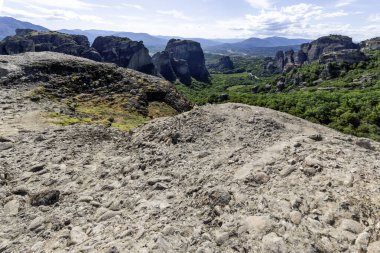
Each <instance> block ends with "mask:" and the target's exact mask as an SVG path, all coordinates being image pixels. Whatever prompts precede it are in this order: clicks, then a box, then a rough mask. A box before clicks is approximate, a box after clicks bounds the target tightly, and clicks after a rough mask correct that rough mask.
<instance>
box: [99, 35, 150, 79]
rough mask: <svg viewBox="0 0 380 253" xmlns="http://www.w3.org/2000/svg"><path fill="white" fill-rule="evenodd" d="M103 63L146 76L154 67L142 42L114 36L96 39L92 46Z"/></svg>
mask: <svg viewBox="0 0 380 253" xmlns="http://www.w3.org/2000/svg"><path fill="white" fill-rule="evenodd" d="M92 47H93V48H95V49H96V50H97V51H98V52H99V54H100V55H101V56H102V58H103V60H104V61H105V62H111V63H115V64H117V65H118V66H121V67H125V68H130V69H134V70H137V71H140V72H143V73H146V74H153V73H154V65H153V62H152V58H151V57H150V55H149V51H148V49H147V48H146V47H145V46H144V44H143V42H142V41H140V42H137V41H132V40H130V39H128V38H120V37H116V36H106V37H102V36H101V37H97V38H96V39H95V41H94V43H93V44H92Z"/></svg>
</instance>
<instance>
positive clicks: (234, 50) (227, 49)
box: [206, 37, 310, 56]
mask: <svg viewBox="0 0 380 253" xmlns="http://www.w3.org/2000/svg"><path fill="white" fill-rule="evenodd" d="M308 42H310V40H307V39H288V38H284V37H269V38H264V39H260V38H249V39H246V40H244V41H240V42H236V43H224V44H221V45H215V46H211V47H207V48H206V51H208V52H210V53H220V54H247V55H261V56H273V55H274V54H275V53H276V52H277V51H287V50H290V49H293V50H298V49H299V46H300V45H301V44H303V43H308Z"/></svg>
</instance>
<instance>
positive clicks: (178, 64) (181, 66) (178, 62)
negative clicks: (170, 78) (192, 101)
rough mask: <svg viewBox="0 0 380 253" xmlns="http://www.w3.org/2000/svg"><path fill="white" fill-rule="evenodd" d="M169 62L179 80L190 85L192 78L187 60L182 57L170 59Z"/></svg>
mask: <svg viewBox="0 0 380 253" xmlns="http://www.w3.org/2000/svg"><path fill="white" fill-rule="evenodd" d="M171 64H172V66H173V69H174V72H175V74H176V76H177V77H178V79H179V81H180V82H181V83H183V84H185V85H191V82H192V80H191V74H190V69H189V64H188V63H187V61H186V60H183V59H171Z"/></svg>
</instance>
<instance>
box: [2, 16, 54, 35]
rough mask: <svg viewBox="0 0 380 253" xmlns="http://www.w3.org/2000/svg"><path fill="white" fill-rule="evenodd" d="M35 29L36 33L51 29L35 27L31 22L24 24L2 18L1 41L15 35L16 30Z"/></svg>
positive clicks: (12, 19)
mask: <svg viewBox="0 0 380 253" xmlns="http://www.w3.org/2000/svg"><path fill="white" fill-rule="evenodd" d="M18 28H20V29H33V30H36V31H48V30H49V29H47V28H45V27H42V26H39V25H34V24H32V23H29V22H23V21H20V20H17V19H14V18H11V17H0V39H4V38H5V37H7V36H11V35H15V34H16V32H15V30H16V29H18Z"/></svg>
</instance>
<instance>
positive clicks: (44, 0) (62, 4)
mask: <svg viewBox="0 0 380 253" xmlns="http://www.w3.org/2000/svg"><path fill="white" fill-rule="evenodd" d="M12 2H14V3H21V4H23V5H33V6H44V7H49V8H62V9H73V10H80V9H92V8H94V7H105V6H104V5H99V4H90V3H87V2H84V1H81V0H64V1H58V0H7V3H12Z"/></svg>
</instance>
